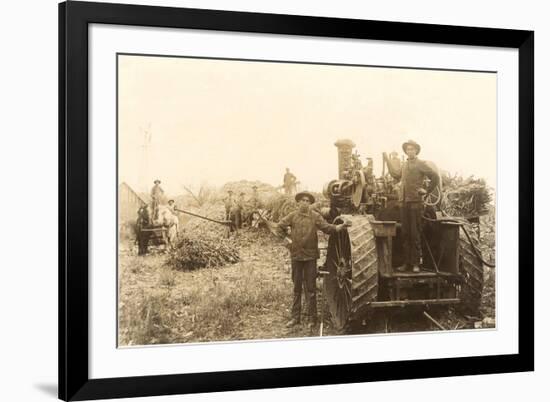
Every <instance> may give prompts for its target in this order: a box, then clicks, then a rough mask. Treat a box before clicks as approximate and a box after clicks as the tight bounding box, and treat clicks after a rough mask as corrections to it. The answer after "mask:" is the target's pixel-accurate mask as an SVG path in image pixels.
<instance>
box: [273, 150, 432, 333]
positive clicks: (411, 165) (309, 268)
mask: <svg viewBox="0 0 550 402" xmlns="http://www.w3.org/2000/svg"><path fill="white" fill-rule="evenodd" d="M402 148H403V152H404V153H405V155H406V156H407V159H406V160H405V161H404V163H403V164H401V166H400V168H397V169H391V168H390V174H391V175H392V177H393V178H394V179H395V180H396V181H400V182H401V185H400V189H401V190H400V193H399V201H400V206H401V235H402V238H403V256H404V264H403V265H402V266H400V267H398V268H397V270H398V271H401V272H402V271H407V270H410V271H412V272H420V258H421V253H422V248H421V243H420V238H421V218H422V211H423V196H425V195H426V194H429V193H431V192H432V191H433V190H434V189H435V188H436V186H437V185H438V184H439V175H438V173H437V172H436V171H435V170H434V169H433V168H432V167H430V166H429V165H428V164H427V163H426V162H425V161H422V160H420V159H418V157H417V156H418V154H419V153H420V149H421V148H420V145H419V144H418V143H416V142H415V141H412V140H409V141H406V142H405V143H403V145H402ZM426 178H428V179H429V182H430V183H429V186H428V187H427V188H426V189H425V188H424V180H425V179H426ZM295 199H296V202H297V203H298V209H297V210H296V211H294V212H292V213H290V214H289V215H287V216H286V217H284V218H283V219H282V220H281V221H280V222H279V224H278V226H279V228H280V229H281V230H285V229H287V228H291V240H292V242H291V244H290V259H291V270H292V282H293V300H292V309H291V319H290V321H289V322H288V323H287V327H293V326H295V325H297V324H299V323H300V322H301V296H302V289H303V288H305V292H306V298H307V300H308V307H309V308H308V312H307V315H308V316H309V317H308V318H309V324H308V326H309V327H310V329H312V328H313V327H315V326H316V325H317V302H316V278H317V259H318V258H319V249H318V239H317V230H321V231H323V232H325V233H328V234H331V233H335V232H339V231H341V230H344V229H345V228H346V227H347V226H349V225H350V224H349V223H343V224H340V225H332V224H330V223H328V222H326V221H325V220H324V219H323V217H322V216H321V215H320V214H318V213H317V212H315V211H313V210H312V209H311V204H313V203H314V202H315V198H314V196H313V195H312V194H310V193H308V192H300V193H298V194H296V197H295Z"/></svg>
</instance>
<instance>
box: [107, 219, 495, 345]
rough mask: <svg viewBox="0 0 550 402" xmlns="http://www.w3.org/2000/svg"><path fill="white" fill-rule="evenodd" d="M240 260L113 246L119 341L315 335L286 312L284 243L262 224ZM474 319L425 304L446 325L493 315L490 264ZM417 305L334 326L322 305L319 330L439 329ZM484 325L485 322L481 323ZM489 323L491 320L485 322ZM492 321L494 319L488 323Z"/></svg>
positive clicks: (250, 234)
mask: <svg viewBox="0 0 550 402" xmlns="http://www.w3.org/2000/svg"><path fill="white" fill-rule="evenodd" d="M238 247H239V252H240V261H239V262H238V263H236V264H233V265H227V266H223V267H216V268H202V269H197V270H193V271H183V270H176V269H174V268H173V267H171V266H169V265H168V264H167V260H168V256H167V254H165V253H163V251H162V250H161V249H160V248H151V250H150V251H151V252H150V254H149V255H147V256H145V257H141V256H137V250H136V247H135V246H133V244H132V243H130V242H125V243H123V244H121V246H120V249H119V306H118V308H119V332H118V336H119V345H120V346H132V345H144V344H169V343H191V342H193V343H194V342H209V341H230V340H250V339H280V338H298V337H310V336H319V327H317V328H315V329H314V330H312V331H310V330H309V329H308V327H307V325H305V324H302V325H299V326H296V327H293V328H291V329H288V328H286V327H285V324H286V322H287V321H288V320H289V318H290V304H291V300H292V282H291V278H290V261H289V255H288V251H287V249H286V248H285V247H284V245H283V244H282V242H280V241H279V240H277V239H275V238H274V237H273V236H272V235H271V234H269V233H268V232H266V231H262V230H252V229H251V230H248V231H242V232H241V234H240V236H239V238H238ZM485 274H486V277H485V283H486V285H485V290H484V295H483V299H482V300H483V301H482V308H481V314H480V316H479V317H470V316H463V315H461V314H459V313H458V312H456V311H455V310H454V309H452V308H451V309H448V308H440V309H429V310H427V311H428V312H429V314H430V315H431V316H432V317H433V318H434V319H435V320H437V321H438V322H439V323H440V324H441V325H443V326H444V327H445V328H446V329H449V330H459V329H468V328H474V326H480V325H481V324H480V322H481V321H482V320H483V319H484V318H487V319H491V318H494V314H495V312H494V270H493V269H490V268H486V272H485ZM423 311H424V310H418V309H417V310H415V309H410V308H407V309H402V308H401V309H396V310H393V311H386V312H385V313H383V314H376V315H373V316H370V317H368V318H367V319H366V320H364V321H361V322H354V323H352V325H350V326H349V327H348V328H346V330H345V331H336V330H335V329H334V328H333V327H332V325H331V323H330V320H329V317H328V310H327V309H325V320H324V329H323V335H324V336H335V335H345V334H367V333H386V332H412V331H432V330H439V329H438V328H437V327H436V325H435V324H433V323H432V322H431V321H430V320H428V319H427V318H426V317H425V316H423ZM484 326H486V325H484ZM488 326H491V325H488ZM493 326H494V324H493Z"/></svg>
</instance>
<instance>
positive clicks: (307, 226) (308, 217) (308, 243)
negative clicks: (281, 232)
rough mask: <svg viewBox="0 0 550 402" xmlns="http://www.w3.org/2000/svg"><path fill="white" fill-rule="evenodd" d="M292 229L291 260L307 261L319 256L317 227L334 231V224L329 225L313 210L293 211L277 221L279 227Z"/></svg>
mask: <svg viewBox="0 0 550 402" xmlns="http://www.w3.org/2000/svg"><path fill="white" fill-rule="evenodd" d="M287 227H290V228H291V229H292V233H291V239H292V244H291V245H290V258H291V259H292V260H293V261H309V260H316V259H318V258H319V248H318V238H317V229H319V230H322V231H323V232H325V233H334V232H335V231H336V225H331V224H330V223H328V222H327V221H325V220H324V219H323V217H322V216H321V215H319V214H318V213H317V212H315V211H311V210H310V211H308V212H307V213H302V212H299V211H294V212H291V213H290V214H288V215H287V216H285V217H284V218H283V219H282V220H281V221H280V222H279V228H280V229H286V228H287Z"/></svg>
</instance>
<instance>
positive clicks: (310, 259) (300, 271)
mask: <svg viewBox="0 0 550 402" xmlns="http://www.w3.org/2000/svg"><path fill="white" fill-rule="evenodd" d="M295 199H296V202H298V210H297V211H294V212H291V213H290V214H288V215H287V216H285V217H284V218H283V219H282V220H281V221H280V222H279V224H278V228H279V230H281V231H283V230H285V229H286V228H289V227H290V229H291V235H290V236H291V241H292V242H291V244H290V259H291V268H292V283H293V285H294V292H293V293H294V297H293V302H292V319H291V320H290V321H289V322H288V323H287V327H292V326H294V325H296V324H299V323H300V318H301V317H300V316H301V309H302V286H303V285H305V291H306V297H307V299H308V307H309V311H308V315H309V319H310V321H309V328H310V329H313V327H315V326H316V325H317V301H316V290H317V286H316V278H317V259H318V258H319V248H318V238H317V230H322V231H323V232H325V233H335V232H339V231H341V230H343V229H344V228H345V227H348V226H349V225H350V224H349V223H343V224H341V225H331V224H329V223H327V222H326V221H325V220H324V219H323V217H322V216H321V215H320V214H319V213H317V212H315V211H313V210H311V208H310V207H311V205H312V204H313V203H314V202H315V198H314V197H313V195H312V194H310V193H308V192H307V191H303V192H300V193H298V194H296V197H295Z"/></svg>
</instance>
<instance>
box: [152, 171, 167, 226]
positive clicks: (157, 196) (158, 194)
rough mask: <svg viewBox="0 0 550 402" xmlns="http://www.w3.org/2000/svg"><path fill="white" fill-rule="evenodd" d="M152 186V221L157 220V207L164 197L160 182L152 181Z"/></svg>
mask: <svg viewBox="0 0 550 402" xmlns="http://www.w3.org/2000/svg"><path fill="white" fill-rule="evenodd" d="M154 184H155V185H154V186H153V188H152V189H151V206H152V207H153V217H152V218H153V220H157V219H158V212H159V205H160V203H161V202H162V199H163V197H164V190H163V189H162V188H161V187H160V180H159V179H157V180H155V181H154Z"/></svg>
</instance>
